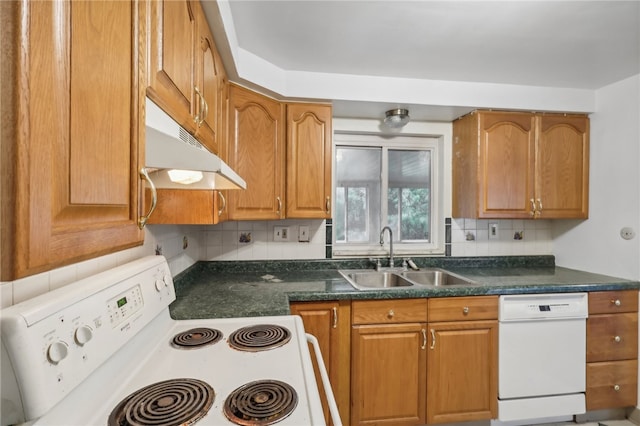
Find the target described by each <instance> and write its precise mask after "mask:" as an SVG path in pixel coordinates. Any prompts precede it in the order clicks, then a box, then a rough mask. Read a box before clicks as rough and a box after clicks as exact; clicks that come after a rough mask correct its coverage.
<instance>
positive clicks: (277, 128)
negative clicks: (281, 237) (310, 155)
mask: <svg viewBox="0 0 640 426" xmlns="http://www.w3.org/2000/svg"><path fill="white" fill-rule="evenodd" d="M230 104H231V105H230V108H231V111H230V113H231V117H230V120H231V125H230V129H231V132H232V134H231V135H230V140H229V144H230V146H229V152H228V155H229V164H230V166H231V167H232V168H233V169H235V171H236V172H237V173H238V174H239V175H240V176H242V178H243V179H244V180H245V181H246V182H247V189H246V190H244V191H229V192H228V194H229V219H231V220H253V219H256V220H259V219H281V218H283V217H284V208H285V204H284V203H285V199H284V176H283V173H284V146H283V141H284V129H283V119H284V110H283V106H282V105H281V104H280V103H279V102H277V101H275V100H273V99H270V98H267V97H265V96H262V95H260V94H258V93H253V92H250V91H248V90H246V89H243V88H240V87H237V86H231V92H230Z"/></svg>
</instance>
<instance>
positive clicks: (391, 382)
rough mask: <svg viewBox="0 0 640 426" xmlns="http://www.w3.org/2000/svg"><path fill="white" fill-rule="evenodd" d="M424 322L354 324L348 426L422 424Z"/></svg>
mask: <svg viewBox="0 0 640 426" xmlns="http://www.w3.org/2000/svg"><path fill="white" fill-rule="evenodd" d="M425 327H426V324H416V323H408V324H393V325H380V326H377V325H362V326H357V327H353V330H352V335H351V339H352V340H351V342H352V352H351V356H352V360H353V362H352V366H351V369H352V372H351V424H352V425H394V426H396V425H417V424H423V423H425V405H426V401H427V398H426V395H427V394H426V390H427V389H426V387H427V377H426V352H427V351H426V334H425V333H426V329H425Z"/></svg>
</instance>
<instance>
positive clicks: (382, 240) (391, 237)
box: [380, 226, 393, 268]
mask: <svg viewBox="0 0 640 426" xmlns="http://www.w3.org/2000/svg"><path fill="white" fill-rule="evenodd" d="M384 231H389V267H390V268H393V231H392V230H391V228H390V227H388V226H385V227H384V228H382V231H380V245H381V246H382V245H384Z"/></svg>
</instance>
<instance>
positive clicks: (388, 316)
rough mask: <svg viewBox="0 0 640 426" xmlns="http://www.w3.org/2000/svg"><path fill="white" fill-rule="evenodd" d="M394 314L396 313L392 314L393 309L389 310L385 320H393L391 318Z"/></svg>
mask: <svg viewBox="0 0 640 426" xmlns="http://www.w3.org/2000/svg"><path fill="white" fill-rule="evenodd" d="M395 314H396V313H395V312H393V309H389V312H388V313H387V318H389V319H393V316H394V315H395Z"/></svg>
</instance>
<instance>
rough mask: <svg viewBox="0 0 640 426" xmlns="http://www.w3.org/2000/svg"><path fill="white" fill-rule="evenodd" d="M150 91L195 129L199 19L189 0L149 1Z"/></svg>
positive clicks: (179, 119) (191, 130)
mask: <svg viewBox="0 0 640 426" xmlns="http://www.w3.org/2000/svg"><path fill="white" fill-rule="evenodd" d="M147 7H148V14H149V29H148V33H149V46H150V50H149V67H150V68H149V71H148V76H149V82H148V85H149V88H148V90H147V94H148V95H149V97H150V98H151V99H152V100H153V101H154V102H155V103H156V104H158V105H159V106H160V107H161V108H162V109H163V110H164V111H165V112H166V113H167V114H169V115H170V116H171V117H173V118H174V119H175V120H176V121H177V122H178V123H180V124H181V125H182V126H183V127H184V128H185V129H187V130H189V131H190V132H191V133H193V132H194V130H195V122H194V116H195V113H196V111H195V109H194V102H193V101H194V96H195V91H194V47H195V44H196V43H195V37H196V33H195V32H196V22H195V15H194V11H193V5H192V3H191V1H189V0H177V1H173V0H158V1H150V2H148V5H147Z"/></svg>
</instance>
